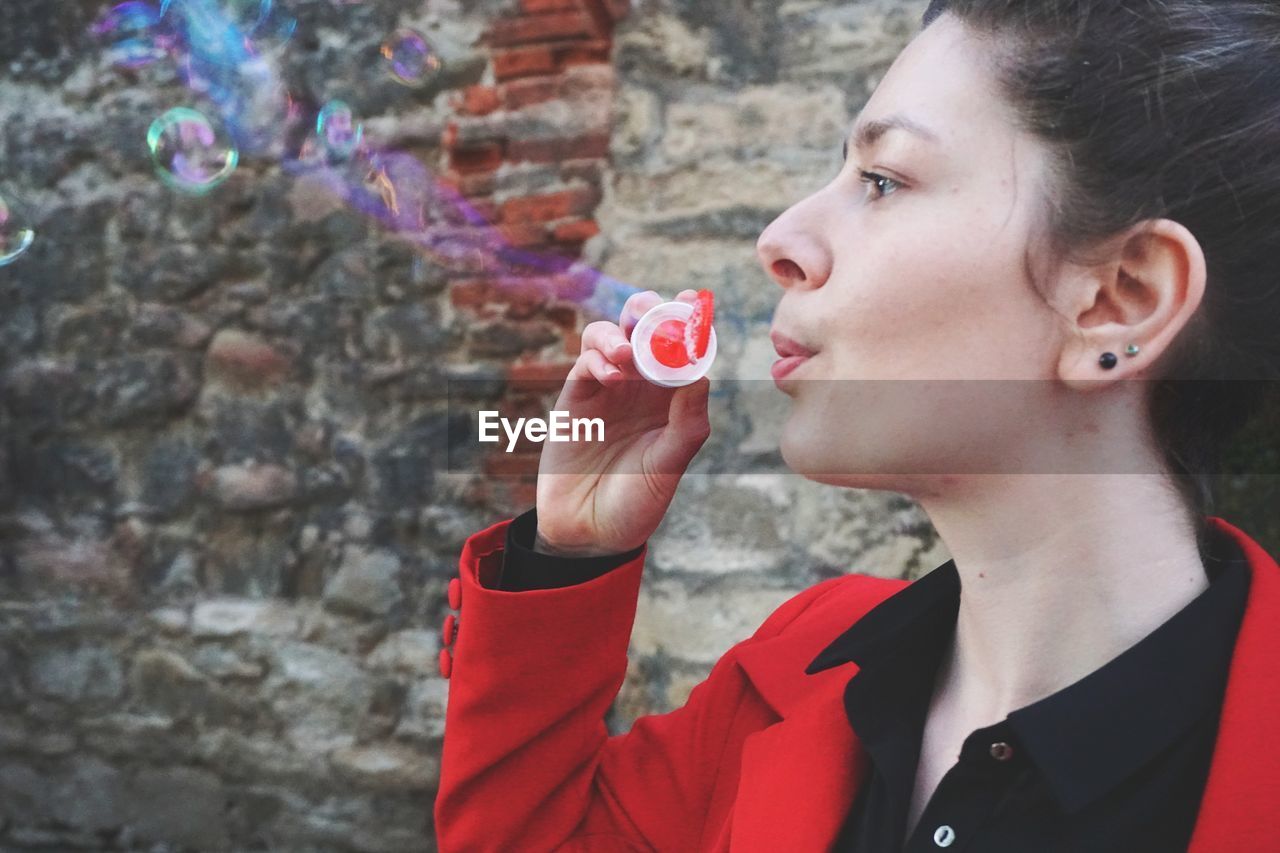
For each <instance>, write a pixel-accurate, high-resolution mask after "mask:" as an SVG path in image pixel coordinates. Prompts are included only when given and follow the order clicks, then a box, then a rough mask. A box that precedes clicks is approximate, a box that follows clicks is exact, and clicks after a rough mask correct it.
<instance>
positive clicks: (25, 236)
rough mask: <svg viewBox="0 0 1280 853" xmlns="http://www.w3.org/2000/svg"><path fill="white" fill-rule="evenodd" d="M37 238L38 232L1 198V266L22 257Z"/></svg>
mask: <svg viewBox="0 0 1280 853" xmlns="http://www.w3.org/2000/svg"><path fill="white" fill-rule="evenodd" d="M35 239H36V232H35V231H34V230H33V229H31V228H30V227H28V226H27V225H26V224H25V223H24V222H23V221H22V218H21V217H20V216H18V215H17V213H16V212H15V211H13V210H11V209H10V207H9V204H8V203H7V202H6V201H5V200H4V199H3V198H0V267H5V266H8V265H9V264H11V263H13V262H14V261H16V260H17V259H18V258H19V257H21V256H22V254H23V253H24V252H26V251H27V249H28V248H30V247H31V243H32V242H33V241H34V240H35Z"/></svg>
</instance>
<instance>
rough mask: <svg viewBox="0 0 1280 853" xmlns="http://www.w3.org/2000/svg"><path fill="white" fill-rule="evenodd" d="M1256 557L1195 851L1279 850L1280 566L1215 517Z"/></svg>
mask: <svg viewBox="0 0 1280 853" xmlns="http://www.w3.org/2000/svg"><path fill="white" fill-rule="evenodd" d="M1210 521H1211V522H1212V523H1213V524H1215V525H1217V526H1218V527H1219V528H1220V529H1222V530H1224V531H1225V532H1227V533H1228V534H1230V535H1231V536H1232V537H1233V538H1234V539H1235V540H1236V541H1237V542H1238V543H1239V544H1240V547H1241V548H1242V549H1243V551H1244V553H1245V557H1246V558H1247V559H1248V562H1249V569H1250V582H1249V597H1248V599H1247V600H1246V602H1245V610H1244V617H1243V619H1242V621H1241V623H1240V634H1239V636H1238V637H1237V638H1236V646H1235V651H1234V653H1233V654H1232V658H1231V669H1230V671H1229V672H1228V674H1227V690H1226V696H1225V698H1224V700H1223V705H1222V718H1221V723H1220V724H1219V728H1218V739H1217V743H1216V745H1215V746H1214V751H1213V761H1212V763H1211V764H1210V767H1209V779H1208V782H1207V783H1206V785H1205V793H1204V799H1203V800H1202V801H1201V804H1200V815H1199V818H1198V820H1197V822H1196V828H1195V832H1194V834H1193V835H1192V837H1191V846H1190V848H1189V853H1252V851H1264V850H1275V849H1276V843H1277V842H1276V839H1277V832H1276V826H1275V819H1274V817H1273V815H1274V813H1275V809H1276V803H1277V802H1280V744H1277V741H1276V737H1275V723H1276V718H1277V711H1280V566H1277V565H1276V562H1275V560H1274V559H1272V558H1271V556H1270V555H1269V554H1267V552H1266V551H1264V550H1263V549H1262V547H1261V546H1259V545H1258V544H1257V543H1256V542H1254V541H1253V540H1252V539H1251V538H1249V536H1247V535H1246V534H1245V533H1243V532H1242V531H1241V530H1240V529H1239V528H1237V527H1235V526H1233V525H1231V524H1229V523H1228V522H1226V521H1223V520H1222V519H1220V518H1216V517H1213V518H1211V519H1210Z"/></svg>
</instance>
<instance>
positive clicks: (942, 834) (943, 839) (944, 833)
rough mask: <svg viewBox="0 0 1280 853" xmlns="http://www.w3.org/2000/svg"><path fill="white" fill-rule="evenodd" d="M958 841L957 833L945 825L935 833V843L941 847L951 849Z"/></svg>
mask: <svg viewBox="0 0 1280 853" xmlns="http://www.w3.org/2000/svg"><path fill="white" fill-rule="evenodd" d="M955 840H956V831H955V830H954V829H952V828H951V827H949V826H947V825H946V824H945V823H944V824H943V825H942V826H940V827H938V828H937V829H935V830H934V831H933V843H934V844H936V845H938V846H939V847H950V846H951V842H952V841H955Z"/></svg>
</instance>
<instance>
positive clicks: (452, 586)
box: [449, 578, 462, 610]
mask: <svg viewBox="0 0 1280 853" xmlns="http://www.w3.org/2000/svg"><path fill="white" fill-rule="evenodd" d="M449 606H450V607H452V608H453V609H454V610H461V609H462V581H460V580H458V579H457V578H453V579H452V580H450V581H449Z"/></svg>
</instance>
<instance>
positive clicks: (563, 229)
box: [551, 219, 600, 243]
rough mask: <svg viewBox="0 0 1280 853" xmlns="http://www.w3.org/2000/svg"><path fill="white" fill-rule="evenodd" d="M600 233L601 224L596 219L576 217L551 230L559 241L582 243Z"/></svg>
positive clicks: (554, 238) (553, 236)
mask: <svg viewBox="0 0 1280 853" xmlns="http://www.w3.org/2000/svg"><path fill="white" fill-rule="evenodd" d="M599 233H600V225H599V224H598V223H597V222H596V221H595V220H594V219H576V220H574V221H573V222H561V223H560V224H559V225H557V226H556V227H555V228H554V229H553V230H552V232H551V239H553V240H555V241H556V242H557V243H582V242H585V241H587V240H590V239H591V238H592V237H594V236H596V235H597V234H599Z"/></svg>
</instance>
